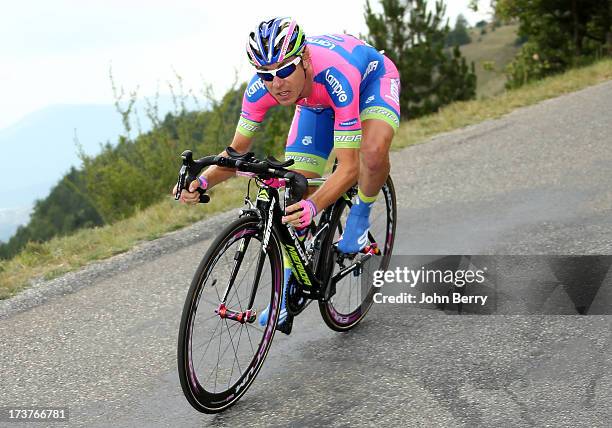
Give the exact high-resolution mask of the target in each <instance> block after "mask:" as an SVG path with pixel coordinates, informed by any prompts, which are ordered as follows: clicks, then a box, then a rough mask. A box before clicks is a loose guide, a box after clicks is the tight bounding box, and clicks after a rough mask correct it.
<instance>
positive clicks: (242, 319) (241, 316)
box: [215, 303, 257, 324]
mask: <svg viewBox="0 0 612 428" xmlns="http://www.w3.org/2000/svg"><path fill="white" fill-rule="evenodd" d="M215 313H216V314H217V315H219V316H220V317H221V319H225V318H229V319H231V320H234V321H238V322H239V323H240V324H244V323H246V322H248V323H249V324H252V323H254V322H255V320H256V319H257V314H256V313H255V311H253V310H251V309H247V310H246V311H243V312H236V311H232V310H231V309H227V308H226V307H225V303H221V304H220V305H219V307H218V308H217V309H215Z"/></svg>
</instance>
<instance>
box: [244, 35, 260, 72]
mask: <svg viewBox="0 0 612 428" xmlns="http://www.w3.org/2000/svg"><path fill="white" fill-rule="evenodd" d="M247 52H248V53H249V56H250V57H251V59H252V60H253V62H254V63H255V65H256V66H258V67H261V63H260V62H259V60H258V59H257V57H256V56H255V53H254V52H253V48H251V41H250V40H249V41H247Z"/></svg>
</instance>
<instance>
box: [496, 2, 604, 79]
mask: <svg viewBox="0 0 612 428" xmlns="http://www.w3.org/2000/svg"><path fill="white" fill-rule="evenodd" d="M495 13H496V15H497V16H498V17H500V18H502V19H506V20H508V19H518V21H519V36H520V37H523V38H526V39H527V40H528V41H527V42H526V43H525V44H524V45H523V47H522V48H521V50H520V51H519V53H518V55H517V57H516V59H515V60H514V61H513V63H512V64H510V66H509V69H508V85H507V86H509V87H516V86H520V85H522V84H524V83H526V82H528V81H530V80H535V79H539V78H541V77H544V76H546V75H549V74H553V73H558V72H561V71H563V70H566V69H567V68H569V67H572V66H576V65H581V64H585V63H588V62H591V61H593V60H594V59H596V58H598V57H600V56H602V55H604V54H606V53H607V52H606V47H607V46H606V42H607V39H608V37H612V36H610V33H611V32H612V1H611V0H580V1H579V0H498V1H497V4H496V8H495Z"/></svg>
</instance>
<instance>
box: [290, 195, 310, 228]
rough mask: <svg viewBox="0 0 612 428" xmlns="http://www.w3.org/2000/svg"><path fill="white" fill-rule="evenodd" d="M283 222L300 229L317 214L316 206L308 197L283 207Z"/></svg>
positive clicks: (308, 223)
mask: <svg viewBox="0 0 612 428" xmlns="http://www.w3.org/2000/svg"><path fill="white" fill-rule="evenodd" d="M285 214H286V215H285V216H284V217H283V219H282V221H283V223H289V224H290V225H292V226H293V227H295V228H297V229H302V228H304V227H306V226H308V225H310V223H311V222H312V219H313V218H315V217H316V215H317V207H316V206H315V204H314V203H313V202H312V201H311V200H310V199H306V200H304V199H302V200H301V201H300V202H298V203H296V204H293V205H289V206H288V207H287V208H285Z"/></svg>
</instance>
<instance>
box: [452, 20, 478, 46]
mask: <svg viewBox="0 0 612 428" xmlns="http://www.w3.org/2000/svg"><path fill="white" fill-rule="evenodd" d="M467 29H468V22H467V19H465V16H463V15H461V14H459V15H458V16H457V21H456V22H455V28H453V30H452V31H449V33H448V36H447V37H446V46H462V45H467V44H468V43H470V42H471V41H472V38H471V37H470V35H469V33H468V30H467Z"/></svg>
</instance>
